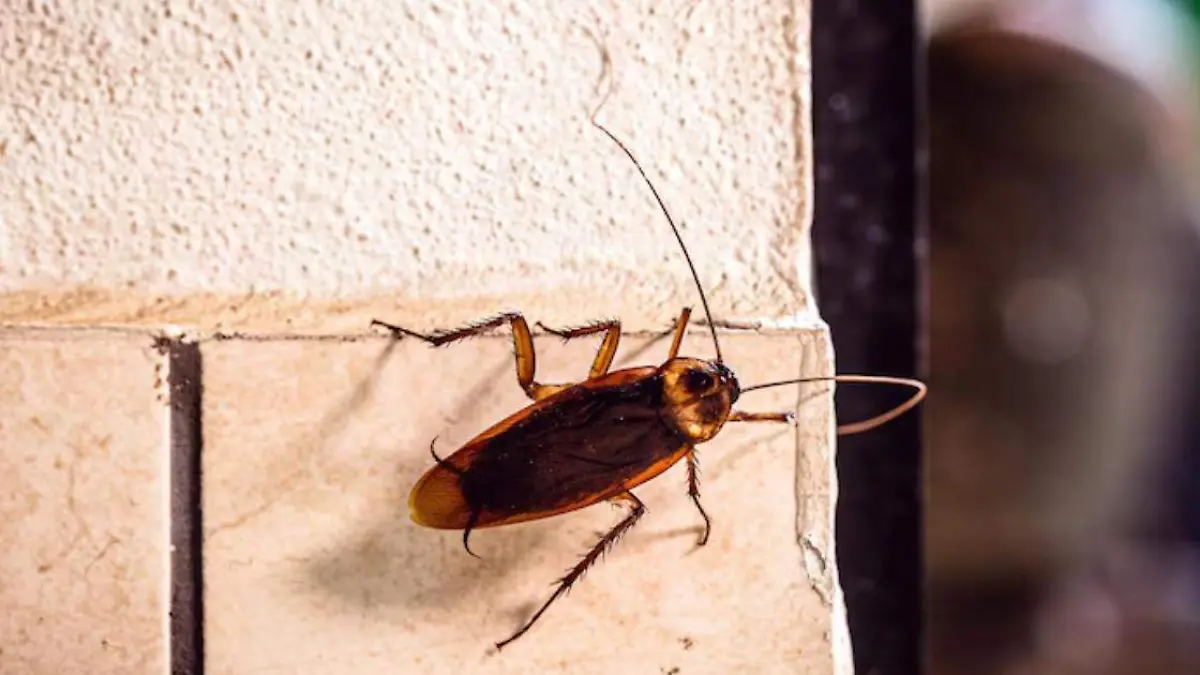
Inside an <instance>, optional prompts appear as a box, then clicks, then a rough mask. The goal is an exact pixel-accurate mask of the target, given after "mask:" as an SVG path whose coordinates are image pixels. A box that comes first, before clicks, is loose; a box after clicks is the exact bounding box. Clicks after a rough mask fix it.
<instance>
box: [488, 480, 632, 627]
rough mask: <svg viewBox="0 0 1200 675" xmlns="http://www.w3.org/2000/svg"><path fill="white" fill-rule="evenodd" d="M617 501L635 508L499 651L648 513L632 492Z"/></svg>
mask: <svg viewBox="0 0 1200 675" xmlns="http://www.w3.org/2000/svg"><path fill="white" fill-rule="evenodd" d="M615 499H616V500H619V501H623V502H629V503H631V504H633V508H632V509H631V510H630V511H629V514H628V515H626V516H625V518H624V519H622V520H621V522H619V523H617V526H616V527H614V528H613V529H611V530H609V531H608V533H607V534H605V535H604V536H603V537H601V538H600V541H598V542H596V545H595V546H593V547H592V550H590V551H588V553H587V555H585V556H583V558H582V559H581V560H580V561H579V562H578V563H576V565H575V567H573V568H571V571H570V572H567V574H566V576H564V577H563V578H561V579H559V581H558V588H557V589H555V591H554V594H553V595H551V596H550V599H549V600H547V601H546V602H545V603H544V604H543V605H542V606H541V608H540V609H539V610H538V611H537V612H536V613H535V614H534V615H533V617H532V618H531V619H529V621H526V622H525V625H524V626H521V628H520V630H518V631H517V632H516V633H513V634H512V635H511V636H509V637H508V638H507V639H505V640H501V641H500V642H497V643H496V649H497V650H501V649H504V647H506V646H507V645H508V644H510V643H511V642H513V641H514V640H516V639H517V638H519V637H521V636H522V635H524V634H525V633H527V632H529V629H530V628H533V625H534V624H535V623H537V620H538V619H540V618H542V614H545V612H546V610H547V609H549V608H550V605H552V604H554V601H555V600H558V599H559V598H560V597H562V596H563V595H566V594H567V592H568V591H570V590H571V585H572V584H574V583H575V582H576V581H579V579H580V578H581V577H583V575H584V573H585V572H587V570H588V568H589V567H591V566H592V565H594V564H596V562H597V561H598V560H600V558H601V557H603V556H604V554H605V553H606V552H607V551H608V550H609V549H611V548H612V547H613V545H614V544H616V543H617V540H618V539H620V538H621V537H622V536H623V535H624V534H625V533H626V532H628V531H629V530H630V528H632V527H633V526H634V525H635V524H636V523H637V521H638V520H639V519H641V517H642V516H643V515H645V513H646V505H645V504H643V503H642V500H640V499H638V498H637V496H636V495H634V494H633V493H632V492H626V493H624V494H623V495H621V496H619V497H616V498H615Z"/></svg>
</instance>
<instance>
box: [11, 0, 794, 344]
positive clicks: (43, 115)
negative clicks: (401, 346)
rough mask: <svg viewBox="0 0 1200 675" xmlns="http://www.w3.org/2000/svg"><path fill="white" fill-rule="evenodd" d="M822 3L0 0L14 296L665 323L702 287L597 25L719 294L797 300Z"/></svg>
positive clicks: (346, 321) (352, 313)
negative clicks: (657, 198)
mask: <svg viewBox="0 0 1200 675" xmlns="http://www.w3.org/2000/svg"><path fill="white" fill-rule="evenodd" d="M797 4H800V5H801V6H800V7H797V6H796V5H797ZM804 4H805V3H793V2H791V1H790V0H774V1H772V2H767V3H758V4H756V5H754V6H752V7H743V8H740V9H736V8H734V7H732V6H729V5H726V4H722V3H685V2H676V3H668V4H662V3H657V2H637V3H608V4H604V5H594V4H593V3H583V2H575V3H546V4H544V5H542V6H540V7H531V6H529V5H527V4H525V3H508V4H497V3H486V2H456V3H425V2H396V3H390V2H265V3H234V2H188V3H185V2H148V1H146V0H119V1H117V2H109V3H98V2H71V3H65V2H64V3H33V4H27V3H25V2H18V1H17V0H4V4H3V5H2V9H0V91H2V92H3V97H4V101H3V105H0V134H2V136H0V139H2V141H0V142H2V145H0V147H2V148H3V152H2V153H0V162H2V163H0V166H2V167H3V170H2V171H0V219H2V223H3V230H2V231H3V238H2V239H0V245H2V246H3V248H2V251H3V259H2V264H3V271H2V276H0V291H2V292H3V295H0V320H5V321H8V322H52V323H59V322H65V323H81V322H97V321H99V322H106V323H110V322H115V323H126V322H137V323H148V322H157V321H163V320H166V321H172V322H178V323H183V324H193V323H194V324H198V325H200V326H205V327H211V326H213V325H216V324H221V325H225V326H229V327H238V328H249V327H254V328H262V329H276V328H282V327H286V326H289V325H290V326H292V327H293V328H295V327H300V326H303V327H308V328H313V329H318V330H320V329H328V330H333V329H337V330H347V329H351V328H356V329H361V327H362V319H363V318H364V317H366V316H369V315H372V314H377V313H379V312H380V311H386V312H387V314H388V315H389V316H393V317H394V316H403V317H408V318H409V321H410V322H411V321H416V322H417V323H424V324H426V325H433V324H435V323H439V322H442V323H444V322H445V321H447V320H450V321H458V320H462V319H463V318H466V317H467V316H470V315H474V314H478V313H480V312H490V311H493V310H494V309H496V308H497V306H498V305H504V306H522V307H525V308H527V310H528V311H530V312H531V313H533V312H536V313H537V317H538V318H543V319H546V320H547V321H560V322H561V321H567V322H571V321H575V322H577V321H580V320H583V319H586V318H590V317H594V316H601V315H620V316H622V317H623V318H624V319H625V321H626V322H627V324H632V326H631V327H653V328H658V327H660V326H662V325H663V324H664V322H668V321H669V320H670V317H671V316H672V315H673V314H674V313H675V311H677V307H678V306H679V305H681V304H682V303H684V302H689V303H690V302H694V301H695V296H694V292H693V291H692V290H691V288H690V280H689V278H688V276H687V272H686V269H685V268H684V267H683V266H682V261H681V259H680V256H679V253H678V251H677V249H676V245H675V243H674V241H673V240H672V238H671V236H670V234H669V232H668V231H667V229H666V224H665V222H664V221H663V219H662V217H661V215H660V214H659V213H658V212H657V207H656V206H655V205H654V203H653V201H652V198H651V196H650V194H649V193H648V191H647V190H646V188H645V186H644V185H642V184H641V183H640V181H639V179H638V178H637V176H636V173H635V172H634V170H633V167H632V166H631V165H630V164H629V163H628V162H627V160H626V159H625V158H624V157H623V156H621V155H620V154H619V152H618V151H617V149H616V148H615V146H613V145H612V144H611V142H610V141H608V139H606V138H604V137H603V136H602V135H601V134H600V133H599V132H598V131H597V130H594V129H593V128H591V127H590V126H589V125H588V123H587V111H588V109H589V108H591V107H592V106H594V105H595V104H596V103H597V102H598V100H599V99H600V97H601V94H600V93H598V91H597V86H598V84H599V85H600V86H601V88H603V87H604V86H606V85H604V84H601V83H600V80H601V77H602V74H603V72H604V61H603V56H602V51H601V48H600V46H599V43H603V44H604V45H605V46H606V48H607V50H608V53H609V55H610V56H611V66H612V73H613V74H614V76H615V81H616V88H615V91H614V92H613V95H612V97H611V98H610V99H609V101H608V103H607V105H606V106H605V107H604V109H603V111H602V112H601V114H600V119H601V120H602V121H603V122H604V123H605V124H606V125H608V126H609V127H610V128H611V129H612V130H613V131H614V132H615V133H616V134H617V135H618V136H619V137H621V138H622V139H623V140H625V141H626V143H628V144H629V145H630V146H631V148H632V149H633V151H634V153H635V154H636V155H638V156H639V159H641V160H642V161H643V162H644V164H645V165H646V169H647V171H648V172H649V173H650V175H651V176H652V178H653V179H655V180H656V183H657V186H658V187H659V189H660V190H661V191H662V192H663V194H664V198H665V199H666V200H667V203H668V205H669V206H670V208H671V209H672V211H673V214H674V215H675V217H676V218H677V219H678V220H680V221H682V222H683V223H684V228H685V232H684V235H685V237H686V239H687V241H688V243H689V245H690V246H691V247H692V252H693V255H694V257H695V259H696V261H697V263H698V265H699V266H700V271H701V273H702V276H703V279H704V280H705V281H706V283H707V284H708V286H709V287H710V288H711V289H712V293H713V296H714V298H713V299H714V302H715V304H716V307H715V309H717V310H719V313H720V314H721V315H723V316H725V317H727V318H755V319H762V318H766V319H781V318H792V317H795V316H797V315H800V314H802V313H803V312H804V311H805V310H806V309H808V308H809V298H808V292H807V288H808V282H807V269H808V262H807V254H806V252H807V246H806V243H805V242H806V241H807V229H806V225H807V222H808V217H809V209H810V203H809V199H808V197H807V195H808V194H809V188H808V185H809V168H808V161H807V158H808V153H809V146H808V143H807V141H806V140H805V139H807V137H808V113H807V91H808V87H807V83H808V72H807V63H808V59H807V51H808V50H807V25H808V17H807V9H806V8H805V7H804V6H803V5H804Z"/></svg>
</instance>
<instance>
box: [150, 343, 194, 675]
mask: <svg viewBox="0 0 1200 675" xmlns="http://www.w3.org/2000/svg"><path fill="white" fill-rule="evenodd" d="M158 346H159V348H160V349H162V350H163V351H165V352H166V355H167V362H168V370H167V382H168V388H169V391H170V395H169V396H170V399H169V400H170V423H169V432H168V434H169V439H170V452H169V460H168V461H169V467H170V468H169V475H170V480H169V484H170V495H169V514H170V543H171V546H170V570H171V572H170V598H171V600H170V611H169V629H170V639H169V645H170V647H169V653H170V657H169V661H170V668H171V673H172V675H202V674H203V672H204V578H203V574H204V566H203V564H202V562H203V561H202V542H203V529H202V528H203V519H202V506H201V480H200V479H201V475H200V473H201V452H202V449H203V445H204V435H203V430H202V429H201V402H202V398H203V384H202V379H201V375H202V373H203V361H202V358H201V355H200V346H199V345H197V344H195V343H188V342H182V341H179V340H160V341H159V342H158Z"/></svg>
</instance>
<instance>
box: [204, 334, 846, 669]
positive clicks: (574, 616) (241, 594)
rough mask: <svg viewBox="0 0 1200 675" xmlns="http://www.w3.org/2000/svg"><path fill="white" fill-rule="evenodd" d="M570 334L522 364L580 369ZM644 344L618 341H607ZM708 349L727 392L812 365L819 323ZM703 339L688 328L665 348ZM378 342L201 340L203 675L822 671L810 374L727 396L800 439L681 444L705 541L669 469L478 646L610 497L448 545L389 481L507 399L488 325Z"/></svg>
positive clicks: (567, 552) (762, 432) (747, 435)
mask: <svg viewBox="0 0 1200 675" xmlns="http://www.w3.org/2000/svg"><path fill="white" fill-rule="evenodd" d="M579 342H580V344H574V343H573V344H571V345H568V346H567V347H562V346H559V345H558V342H557V340H541V341H540V342H539V347H540V350H539V354H540V357H541V358H540V360H539V376H540V377H541V378H542V379H543V380H544V381H550V382H554V381H558V380H560V379H561V378H570V377H578V376H580V375H581V374H583V373H585V372H586V369H587V365H588V363H589V362H590V358H591V351H592V349H593V348H594V344H595V343H594V342H590V341H588V340H580V341H579ZM585 343H586V344H585ZM645 343H646V340H634V339H627V340H626V341H625V342H624V343H623V344H624V345H625V347H626V349H624V350H623V351H622V354H629V353H631V352H635V351H636V350H637V348H638V346H639V345H644V344H645ZM724 345H725V350H726V352H727V360H728V362H729V363H730V365H731V366H733V367H734V368H735V370H737V372H738V373H739V375H740V379H741V381H742V382H743V384H745V385H748V384H751V383H755V382H762V381H764V380H767V379H768V378H780V377H795V376H797V375H798V374H799V373H801V372H802V370H803V372H804V373H806V374H808V373H813V374H818V373H824V372H825V369H827V368H828V358H827V357H828V354H827V342H826V341H825V337H824V334H823V333H820V332H807V333H802V334H799V335H790V336H787V335H785V336H773V337H766V336H751V335H745V334H744V335H740V336H730V337H727V338H725V341H724ZM706 346H707V345H706V343H705V341H704V337H703V334H702V333H701V334H695V335H693V336H691V337H689V340H688V342H687V343H686V345H685V347H690V349H691V350H695V351H696V352H697V353H699V352H701V351H702V350H704V349H705V347H706ZM384 349H385V343H384V342H383V341H371V342H359V343H352V344H329V343H312V342H306V343H297V342H291V343H253V344H247V343H210V344H208V345H206V346H205V348H204V358H205V374H206V388H205V405H206V408H205V425H206V432H205V443H206V445H205V454H204V457H205V464H204V472H205V473H204V475H205V484H204V500H205V505H204V506H205V514H204V517H205V568H206V573H207V577H206V614H207V620H208V621H207V630H206V648H207V654H208V664H207V665H208V672H210V673H217V674H225V673H250V672H253V673H292V672H304V673H312V674H316V673H376V672H378V673H385V672H386V673H427V674H435V673H456V674H457V673H584V674H586V673H609V674H611V673H675V672H677V673H688V674H696V673H721V674H725V673H732V672H738V671H742V672H754V673H829V672H833V671H834V657H833V651H834V646H833V645H835V644H839V639H838V635H839V631H840V630H841V629H840V627H839V626H837V625H836V624H835V622H836V617H837V616H838V612H837V611H835V609H833V607H831V601H830V598H831V597H832V598H833V600H832V602H833V603H834V604H836V603H837V602H838V601H839V600H838V597H837V594H836V592H834V593H832V594H831V586H830V583H831V580H830V579H829V578H827V577H826V576H825V575H826V574H827V572H825V571H824V570H825V568H826V567H827V566H828V567H832V561H831V560H829V558H828V556H827V555H826V554H827V549H828V547H829V542H830V541H831V540H832V537H831V536H830V531H829V522H828V521H829V501H830V499H831V493H832V491H831V489H830V488H831V486H830V483H829V467H830V462H829V457H830V447H829V442H830V431H831V426H830V425H831V419H832V418H831V413H830V406H829V402H830V399H829V397H828V396H827V395H820V394H819V392H820V391H821V387H818V386H810V387H808V388H807V389H805V390H802V391H797V389H795V388H784V389H776V390H770V391H762V392H756V393H752V394H747V395H746V396H745V397H744V398H743V399H742V400H741V401H740V402H739V407H741V406H744V407H745V408H747V409H754V410H771V409H789V408H793V409H794V408H795V407H796V406H797V403H798V401H804V402H805V405H804V406H803V407H802V409H801V410H802V416H801V419H802V423H801V429H800V431H799V434H798V433H797V431H796V429H793V428H789V427H777V426H774V425H733V426H730V427H728V428H726V429H725V430H724V431H723V432H722V434H721V435H720V436H719V437H718V438H717V439H715V440H713V441H711V442H710V443H708V444H706V445H703V446H701V462H702V467H703V471H704V482H703V487H702V491H703V499H704V503H705V505H706V507H707V508H708V510H709V512H710V513H711V515H712V517H713V535H712V540H711V541H710V543H709V545H708V546H707V547H704V548H701V549H697V548H696V547H695V545H694V542H695V538H696V536H697V534H698V532H699V528H698V525H699V524H700V522H701V521H700V518H699V516H698V514H697V513H696V511H695V509H694V508H693V506H692V504H691V502H690V501H689V499H688V497H687V492H686V470H685V468H684V467H683V465H682V464H681V465H678V466H676V467H675V468H673V469H671V470H670V471H668V472H667V473H666V474H664V475H663V476H660V477H659V478H658V479H656V480H654V481H651V482H650V483H649V484H647V485H644V486H643V487H642V488H640V489H639V490H637V491H636V492H637V494H638V495H639V496H640V497H641V498H642V500H643V501H644V502H645V503H646V505H647V506H648V509H649V512H648V513H647V515H646V517H645V519H644V520H643V521H642V523H641V524H639V526H638V527H637V528H635V529H634V530H633V531H632V533H631V534H629V535H628V536H627V537H626V538H625V539H623V540H622V541H621V542H620V543H619V544H618V545H617V547H616V548H615V550H614V551H613V552H611V553H610V554H609V556H608V557H607V559H606V560H604V561H603V562H602V563H601V564H600V565H598V566H597V567H596V568H594V569H593V570H592V571H591V573H590V574H589V575H588V576H587V577H586V578H585V579H584V581H583V582H581V584H579V585H578V586H576V588H575V590H574V591H573V592H572V593H571V594H570V596H568V597H567V598H565V599H564V600H562V601H560V602H559V603H558V604H557V605H555V606H554V607H553V608H552V609H551V610H550V611H549V612H548V613H547V614H546V616H545V617H544V619H543V620H542V622H541V623H540V624H539V625H538V626H537V627H536V628H535V629H534V630H533V631H531V632H530V633H529V634H527V635H526V636H525V637H524V638H522V639H521V640H518V641H517V642H515V643H513V644H512V645H510V646H509V647H507V648H506V649H505V650H504V651H503V652H500V653H499V654H497V653H494V650H493V648H492V644H493V643H494V642H496V641H497V640H500V639H502V638H504V637H506V636H507V635H508V634H510V633H511V631H513V630H514V629H516V628H517V627H518V626H519V624H520V623H521V622H522V621H523V620H524V619H525V618H527V617H528V616H529V614H530V612H531V611H532V610H533V609H535V608H536V605H537V604H540V602H541V601H542V600H544V599H545V598H546V597H547V594H548V593H549V592H550V591H551V585H550V584H551V582H552V581H554V580H555V579H556V578H557V577H559V576H560V575H561V574H562V573H563V571H564V570H565V569H567V568H568V567H569V566H571V565H572V564H574V563H575V561H576V560H577V559H578V557H579V556H581V555H582V554H583V553H584V552H585V550H586V549H587V548H589V547H590V546H591V545H592V544H593V542H594V541H595V537H596V534H597V532H599V531H601V530H604V529H607V528H609V527H611V526H612V525H613V524H615V522H616V520H617V519H618V518H619V514H618V513H617V512H616V511H615V510H614V509H612V508H608V507H605V506H597V507H593V508H591V509H587V510H584V511H581V512H576V513H574V514H570V515H567V516H563V517H561V518H557V519H551V520H546V521H541V522H535V523H528V524H524V525H518V526H513V527H510V528H501V529H496V530H487V531H479V532H477V533H476V534H475V535H474V537H473V540H472V547H473V548H474V549H475V551H476V552H477V553H478V554H480V555H481V556H483V560H476V559H475V558H472V557H470V556H468V555H467V554H466V552H464V551H463V548H462V544H461V538H460V534H459V533H458V532H443V531H435V530H430V529H423V528H421V527H418V526H416V525H414V524H413V523H412V522H411V521H410V520H409V517H408V508H407V505H406V499H407V492H408V490H409V488H410V487H411V485H412V483H413V482H414V481H415V480H416V479H417V478H418V477H419V476H420V475H421V473H422V472H423V471H424V470H426V469H427V468H429V467H430V465H431V464H432V460H431V459H430V457H429V443H430V440H431V439H432V438H433V437H434V436H438V437H439V439H440V440H439V441H438V443H439V447H440V449H441V452H442V453H447V454H448V453H449V452H451V451H452V450H453V449H454V448H455V447H457V446H458V445H460V444H462V443H463V442H465V441H467V440H469V438H470V437H471V436H473V435H474V434H475V433H476V432H478V431H480V430H481V429H482V428H483V427H484V426H485V425H487V424H489V423H491V422H493V421H496V420H498V419H499V418H500V417H501V416H503V415H506V414H508V413H510V412H512V411H514V410H516V409H518V408H519V407H520V406H522V405H523V404H524V403H525V399H524V398H523V396H522V394H521V393H520V391H519V388H518V387H517V385H516V380H515V376H514V373H513V367H512V364H511V356H510V345H509V344H508V342H507V340H504V339H500V338H485V339H479V340H474V341H468V342H466V343H462V344H459V345H454V346H451V347H447V348H444V349H441V350H433V349H431V348H429V347H427V346H425V345H424V344H421V343H417V342H415V341H406V342H403V343H400V344H398V345H397V346H396V348H395V350H394V351H393V352H392V353H391V354H390V356H388V357H386V358H384V357H383V350H384ZM665 350H666V343H665V341H664V342H658V343H656V344H654V345H652V347H651V348H650V349H649V350H648V351H645V352H644V353H642V354H641V355H640V356H639V357H637V358H636V360H635V363H656V362H657V361H658V360H660V359H661V358H662V355H663V354H664V353H665ZM685 351H688V350H687V349H685ZM622 359H623V357H622V356H618V365H620V362H621V360H622ZM380 360H384V361H385V365H383V367H382V368H380V364H379V362H380ZM376 373H377V374H378V379H376V380H374V381H372V380H371V377H372V375H373V374H376ZM798 448H799V449H800V457H801V458H802V459H801V461H799V462H798V461H797V452H798ZM798 467H800V473H801V475H800V477H799V482H798V479H797V473H798ZM798 504H799V505H800V509H799V511H800V513H798ZM798 518H799V522H800V523H801V525H800V529H801V530H803V531H805V532H804V534H805V535H807V536H804V537H801V536H800V535H798V533H797V529H798V528H797V522H798ZM802 540H804V541H807V542H808V545H807V546H805V545H802V544H801V541H802ZM810 572H812V575H810Z"/></svg>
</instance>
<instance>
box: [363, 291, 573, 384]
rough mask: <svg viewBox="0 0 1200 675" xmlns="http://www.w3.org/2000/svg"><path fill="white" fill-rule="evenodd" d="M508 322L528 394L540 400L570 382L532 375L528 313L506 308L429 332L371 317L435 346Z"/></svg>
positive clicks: (533, 359) (533, 361)
mask: <svg viewBox="0 0 1200 675" xmlns="http://www.w3.org/2000/svg"><path fill="white" fill-rule="evenodd" d="M505 322H508V323H509V325H511V326H512V334H513V348H514V351H515V353H516V361H517V382H518V383H520V385H521V389H523V390H524V391H525V394H526V395H527V396H529V398H531V399H533V400H535V401H537V400H539V399H543V398H546V397H547V396H549V395H551V394H554V393H556V392H558V391H561V390H563V389H565V388H566V387H567V386H568V385H561V384H539V383H538V382H536V381H535V380H534V379H533V374H534V371H535V370H536V368H537V358H536V357H535V355H534V352H533V335H532V334H531V333H530V332H529V324H528V323H526V322H525V317H524V316H522V315H521V313H520V312H504V313H502V314H497V315H495V316H490V317H487V318H485V319H480V320H479V321H476V322H475V323H472V324H470V325H468V326H464V327H462V328H456V329H454V330H439V331H434V332H433V333H431V334H429V335H424V334H422V333H417V332H415V331H411V330H408V329H407V328H401V327H400V326H396V325H393V324H390V323H384V322H383V321H379V320H378V319H376V320H374V321H372V322H371V325H372V326H379V327H381V328H386V329H387V330H389V331H391V332H392V334H393V335H395V336H397V337H399V336H401V335H407V336H409V337H415V338H417V339H418V340H424V341H425V342H428V343H429V344H431V345H433V346H434V347H441V346H442V345H447V344H450V343H451V342H458V341H459V340H465V339H467V338H469V337H472V336H475V335H480V334H482V333H486V332H488V331H490V330H494V329H495V328H497V327H499V326H501V325H503V324H504V323H505Z"/></svg>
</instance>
